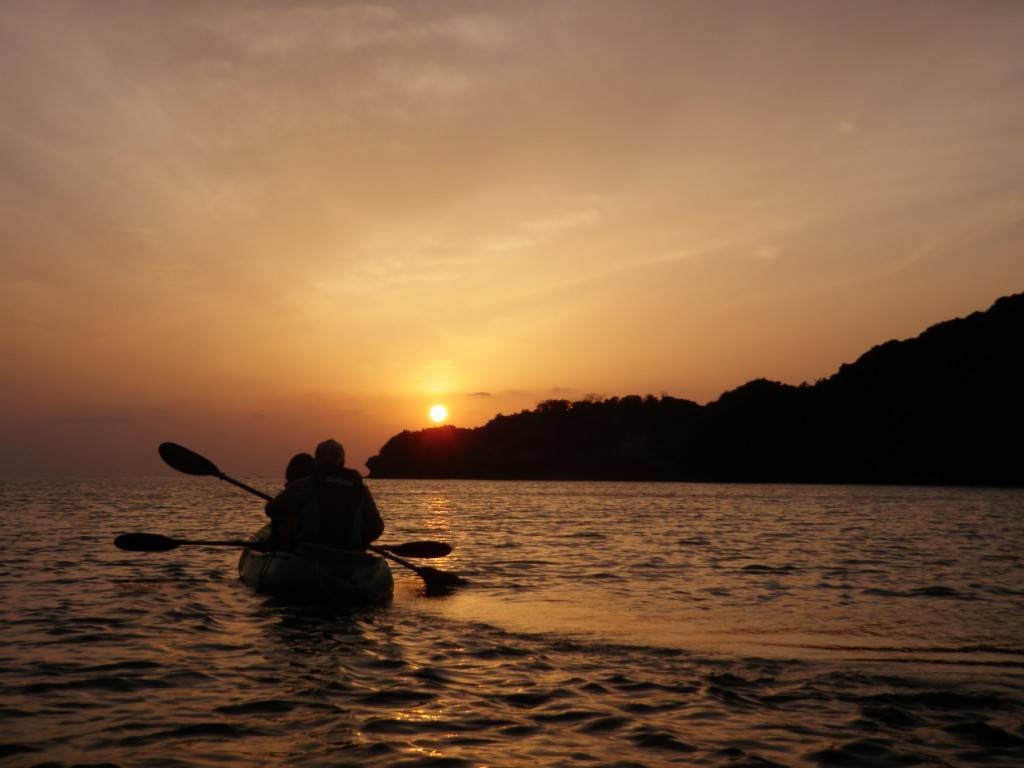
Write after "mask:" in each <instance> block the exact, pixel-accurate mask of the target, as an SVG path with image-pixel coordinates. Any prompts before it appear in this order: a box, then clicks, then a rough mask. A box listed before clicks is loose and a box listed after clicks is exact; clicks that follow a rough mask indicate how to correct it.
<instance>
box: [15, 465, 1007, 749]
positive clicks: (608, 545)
mask: <svg viewBox="0 0 1024 768" xmlns="http://www.w3.org/2000/svg"><path fill="white" fill-rule="evenodd" d="M245 480H246V481H247V482H249V483H250V484H251V485H254V486H256V487H259V488H264V489H266V490H268V491H274V490H275V489H276V488H277V487H278V486H279V484H280V481H279V480H276V479H268V478H263V479H261V478H245ZM369 484H370V486H371V488H372V490H373V492H374V494H375V496H376V498H377V502H378V506H379V507H380V509H381V511H382V513H383V515H384V517H385V521H386V523H387V530H386V532H385V534H384V536H383V537H382V538H381V542H382V543H385V542H390V543H398V542H401V541H407V540H414V539H438V540H441V541H446V542H448V543H450V544H451V545H452V546H453V547H454V551H453V553H452V554H451V555H450V556H449V557H447V558H444V559H442V560H439V561H422V562H423V564H430V565H433V566H436V567H438V568H441V569H443V570H446V571H452V572H456V573H459V574H460V575H463V576H464V577H466V578H467V579H468V580H469V582H470V583H469V584H467V585H466V586H464V587H461V588H459V589H458V590H456V591H455V592H453V593H452V594H450V595H447V596H442V597H428V596H425V595H424V594H423V592H422V589H421V586H422V585H421V582H420V580H419V578H418V577H417V576H416V575H415V574H413V573H411V572H409V571H406V570H404V569H402V568H401V567H399V566H395V567H394V574H395V579H396V591H395V597H394V600H393V601H392V602H391V603H390V604H389V605H386V606H380V607H376V608H371V609H365V610H359V611H345V610H342V609H338V608H332V607H330V606H317V605H301V604H295V603H291V602H287V601H282V600H280V599H276V598H272V597H267V596H264V595H259V594H256V593H254V592H253V591H252V590H250V589H249V588H248V587H247V586H245V585H244V584H242V583H241V582H240V581H239V580H238V573H237V561H238V555H239V551H238V550H237V549H229V548H199V547H182V548H179V549H177V550H174V551H171V552H164V553H130V552H123V551H120V550H118V549H116V548H115V547H113V546H112V544H111V542H112V540H113V538H114V537H115V536H116V535H117V534H119V533H123V532H127V531H149V532H154V533H163V534H167V535H173V536H179V537H183V538H187V537H191V538H200V537H202V538H218V539H220V538H223V539H230V538H244V537H247V536H249V535H251V534H252V533H254V532H255V531H256V530H257V529H258V528H259V527H260V526H261V525H262V524H263V523H264V522H265V518H264V516H263V511H262V502H261V501H260V500H259V499H256V498H254V497H252V496H249V495H247V494H245V493H244V492H242V491H240V490H238V489H236V488H234V487H232V486H230V485H227V484H225V483H221V482H219V481H217V480H214V479H210V478H194V477H184V476H183V477H175V478H156V479H121V480H78V481H76V480H62V481H7V482H2V483H0V519H2V523H3V529H4V537H3V538H4V549H5V556H4V558H3V559H2V560H0V627H2V632H0V761H3V763H4V764H9V765H15V766H35V765H47V766H61V765H68V766H70V765H99V764H103V765H118V766H230V765H245V766H250V765H257V766H258V765H281V764H287V765H332V766H338V765H359V766H525V765H530V766H569V765H572V766H663V765H723V766H751V767H752V766H773V765H784V766H806V765H811V766H813V765H823V766H904V765H948V766H960V765H984V766H1019V765H1024V490H1021V489H974V488H916V487H853V486H792V485H705V484H685V483H677V484H676V483H673V484H642V483H639V484H633V483H587V482H578V483H571V482H565V483H557V482H537V483H533V482H474V481H413V480H389V481H384V480H379V481H378V480H374V481H369Z"/></svg>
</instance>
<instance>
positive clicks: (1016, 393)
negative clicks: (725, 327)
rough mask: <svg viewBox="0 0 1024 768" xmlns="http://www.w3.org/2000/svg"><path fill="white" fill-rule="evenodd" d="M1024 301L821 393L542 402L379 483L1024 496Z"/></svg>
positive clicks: (946, 329)
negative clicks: (737, 485)
mask: <svg viewBox="0 0 1024 768" xmlns="http://www.w3.org/2000/svg"><path fill="white" fill-rule="evenodd" d="M1022 354H1024V294H1016V295H1013V296H1006V297H1003V298H1001V299H999V300H998V301H996V302H995V304H993V305H992V307H991V308H990V309H989V310H987V311H985V312H975V313H974V314H972V315H970V316H968V317H965V318H959V319H955V320H949V321H946V322H943V323H939V324H938V325H934V326H932V327H931V328H929V329H928V330H926V331H925V332H924V333H922V334H920V335H919V336H917V337H915V338H913V339H907V340H903V341H889V342H886V343H884V344H881V345H879V346H876V347H874V348H872V349H871V350H870V351H868V352H867V353H865V354H864V355H862V356H861V357H860V358H859V359H858V360H857V361H856V362H854V363H850V364H845V365H843V366H841V367H840V368H839V370H838V371H837V372H836V373H835V374H833V375H832V376H830V377H828V378H826V379H822V380H819V381H818V382H817V383H815V384H806V383H805V384H802V385H800V386H792V385H789V384H783V383H780V382H776V381H768V380H766V379H756V380H754V381H750V382H748V383H746V384H744V385H742V386H740V387H738V388H737V389H734V390H731V391H729V392H726V393H724V394H723V395H722V396H721V397H719V398H718V399H717V400H715V401H714V402H711V403H708V404H707V405H699V404H697V403H695V402H692V401H689V400H683V399H678V398H675V397H668V396H661V397H655V396H652V395H647V396H644V397H641V396H639V395H629V396H626V397H609V398H605V399H594V398H590V399H586V400H578V401H569V400H546V401H544V402H542V403H539V404H538V405H537V406H536V408H534V409H533V410H527V411H522V412H520V413H517V414H513V415H510V416H504V415H499V416H496V417H495V418H494V419H492V420H491V421H490V422H488V423H487V424H485V425H484V426H482V427H477V428H475V429H461V428H458V427H453V426H443V427H434V428H431V429H424V430H420V431H416V432H411V431H404V432H402V433H400V434H398V435H395V436H394V437H392V438H391V439H390V440H388V441H387V443H386V444H385V445H384V446H383V447H382V448H381V449H380V453H379V454H378V455H376V456H374V457H372V458H370V459H369V460H368V461H367V462H366V464H367V467H368V468H369V470H370V477H390V478H477V479H531V480H687V481H706V482H801V483H809V482H821V483H839V482H842V483H907V484H938V485H942V484H959V485H1024V451H1022V450H1021V447H1020V445H1021V443H1020V440H1021V438H1022V427H1024V406H1022V401H1021V398H1022V396H1024V386H1022V385H1024V381H1022Z"/></svg>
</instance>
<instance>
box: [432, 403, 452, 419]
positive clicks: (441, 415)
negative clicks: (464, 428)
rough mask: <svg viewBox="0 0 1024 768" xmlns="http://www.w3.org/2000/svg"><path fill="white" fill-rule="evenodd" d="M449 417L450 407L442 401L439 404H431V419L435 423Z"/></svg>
mask: <svg viewBox="0 0 1024 768" xmlns="http://www.w3.org/2000/svg"><path fill="white" fill-rule="evenodd" d="M447 418H448V409H447V408H445V407H444V406H443V405H441V404H440V403H439V404H437V405H432V406H430V420H431V421H433V422H434V423H435V424H440V423H441V422H442V421H444V420H445V419H447Z"/></svg>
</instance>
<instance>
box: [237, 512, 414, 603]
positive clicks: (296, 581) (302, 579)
mask: <svg viewBox="0 0 1024 768" xmlns="http://www.w3.org/2000/svg"><path fill="white" fill-rule="evenodd" d="M269 539H270V526H269V525H267V526H264V527H263V528H261V529H260V531H259V532H258V533H257V534H256V535H255V536H253V537H252V540H251V544H252V545H253V546H250V547H246V548H245V549H244V550H243V551H242V556H241V557H240V558H239V560H238V575H239V577H240V578H241V579H242V581H244V582H245V583H246V584H248V585H249V586H250V587H252V588H253V589H255V590H256V591H257V592H269V593H271V594H274V595H295V596H301V597H304V598H307V599H314V600H323V601H326V602H330V603H332V604H339V605H372V604H376V603H383V602H387V601H388V600H390V599H391V595H392V593H393V592H394V581H393V579H392V577H391V568H390V567H389V566H388V562H387V560H385V559H384V558H383V557H378V556H377V555H374V554H372V553H370V552H362V551H359V550H346V549H336V548H334V547H325V546H322V545H317V544H300V545H299V547H298V548H297V549H296V551H294V552H292V551H284V550H265V549H260V548H258V545H260V544H264V543H266V542H267V541H268V540H269Z"/></svg>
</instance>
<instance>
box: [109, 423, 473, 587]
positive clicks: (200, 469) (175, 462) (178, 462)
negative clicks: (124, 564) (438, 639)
mask: <svg viewBox="0 0 1024 768" xmlns="http://www.w3.org/2000/svg"><path fill="white" fill-rule="evenodd" d="M158 450H159V452H160V458H162V459H163V460H164V461H165V462H166V463H167V464H168V466H170V467H172V468H173V469H176V470H178V471H179V472H184V473H185V474H187V475H204V476H213V477H216V478H219V479H221V480H224V481H225V482H228V483H231V484H232V485H236V486H238V487H239V488H241V489H242V490H244V491H248V492H249V493H251V494H253V495H255V496H259V497H260V498H261V499H266V500H267V501H270V500H271V497H270V496H268V495H267V494H265V493H263V492H262V491H258V490H256V489H255V488H253V487H252V486H249V485H246V484H245V483H242V482H239V481H238V480H235V479H234V478H233V477H228V476H227V475H225V474H224V473H223V472H221V471H220V470H219V469H218V468H217V465H216V464H214V463H213V462H212V461H210V460H209V459H208V458H206V457H205V456H200V455H199V454H198V453H196V452H195V451H191V450H189V449H188V448H186V447H185V446H183V445H178V444H177V443H161V444H160V448H159V449H158ZM126 535H130V534H126ZM151 535H155V534H151ZM172 541H174V540H173V539H172ZM417 545H430V547H434V549H433V550H432V551H435V552H440V551H441V550H440V549H439V548H443V547H448V545H447V544H444V543H442V542H439V541H437V542H425V541H413V542H409V543H408V545H403V544H398V545H395V546H394V547H385V546H380V545H374V544H368V545H367V549H370V550H372V551H374V552H376V553H377V554H379V555H381V556H383V557H386V558H388V559H389V560H394V561H395V562H396V563H398V564H399V565H402V566H404V567H406V568H408V569H409V570H410V571H414V572H415V573H416V575H417V576H419V577H420V578H421V579H423V584H424V586H425V587H426V592H427V594H428V595H439V594H444V593H445V592H447V591H448V589H449V588H450V587H453V586H455V585H456V584H465V583H466V580H465V579H463V578H462V577H461V576H458V575H456V574H454V573H447V572H445V571H440V570H438V569H437V568H430V567H429V566H424V567H420V566H417V565H413V564H412V563H410V562H409V561H407V560H403V559H402V558H401V557H399V556H398V555H395V554H392V553H393V552H395V551H398V550H399V549H400V548H402V547H406V546H412V547H413V549H414V550H415V548H416V546H417ZM172 549H173V547H172ZM157 551H160V550H157ZM421 551H423V550H421ZM426 551H430V550H429V548H428V549H427V550H426ZM450 551H451V547H448V551H447V552H445V553H444V554H448V552H450ZM400 554H404V555H406V556H407V557H444V555H441V554H428V555H418V554H413V553H412V552H408V551H406V552H401V553H400Z"/></svg>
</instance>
